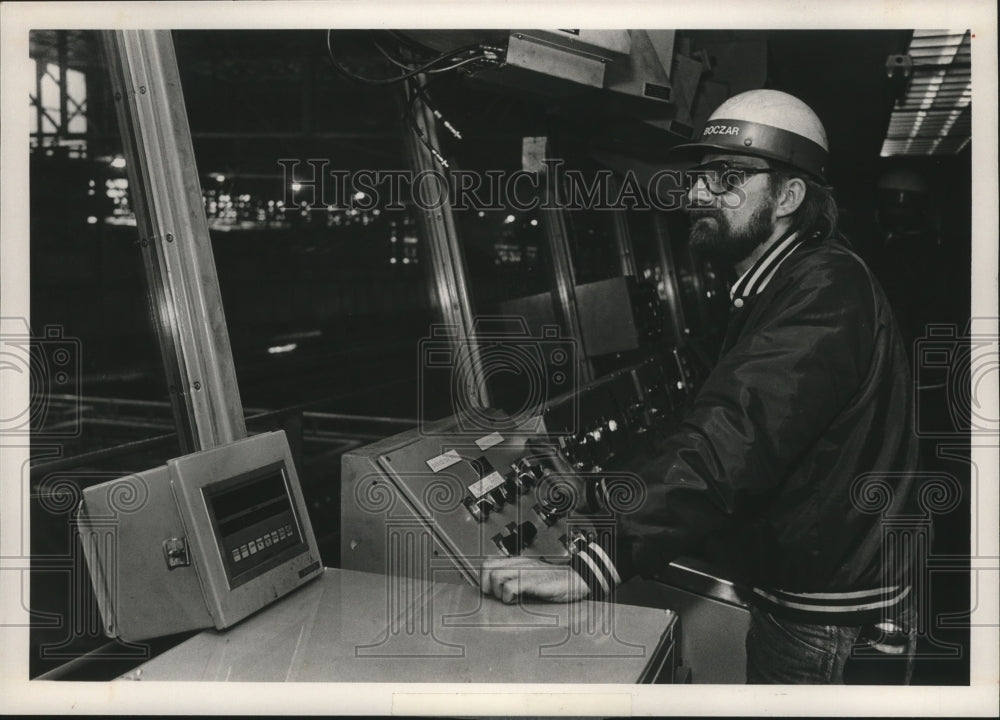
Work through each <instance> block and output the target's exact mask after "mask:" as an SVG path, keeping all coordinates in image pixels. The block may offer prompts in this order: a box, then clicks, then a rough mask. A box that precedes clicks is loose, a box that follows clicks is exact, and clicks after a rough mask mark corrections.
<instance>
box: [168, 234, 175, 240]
mask: <svg viewBox="0 0 1000 720" xmlns="http://www.w3.org/2000/svg"><path fill="white" fill-rule="evenodd" d="M173 241H174V236H173V235H172V234H171V233H167V242H173Z"/></svg>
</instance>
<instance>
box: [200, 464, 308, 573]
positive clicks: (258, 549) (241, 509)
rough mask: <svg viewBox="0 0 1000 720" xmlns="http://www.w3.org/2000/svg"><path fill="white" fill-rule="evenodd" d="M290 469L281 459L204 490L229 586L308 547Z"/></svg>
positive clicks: (206, 487) (274, 565) (262, 571)
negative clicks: (292, 491)
mask: <svg viewBox="0 0 1000 720" xmlns="http://www.w3.org/2000/svg"><path fill="white" fill-rule="evenodd" d="M285 473H286V471H285V465H284V463H282V462H277V463H273V464H271V465H268V466H266V467H263V468H260V469H259V470H254V471H253V472H250V473H246V474H244V475H240V476H238V477H235V478H229V479H227V480H223V481H220V482H217V483H212V484H211V485H207V486H205V487H204V488H203V489H202V493H203V494H204V497H205V504H206V506H207V507H208V511H209V516H210V517H211V519H212V526H213V529H214V531H215V538H216V541H217V542H218V545H219V551H220V552H221V554H222V560H223V565H224V566H225V568H226V577H227V579H228V581H229V587H230V588H234V587H238V586H239V585H242V584H243V583H245V582H247V581H248V580H250V579H252V578H255V577H257V576H258V575H260V574H262V573H264V572H266V571H267V570H270V569H271V568H273V567H277V566H278V565H280V564H281V563H283V562H285V561H286V560H288V559H289V558H292V557H294V556H296V555H298V554H299V553H301V552H305V551H306V549H307V547H306V544H305V542H304V541H303V539H302V533H301V531H300V528H299V523H298V519H297V518H296V516H295V511H294V509H293V504H292V498H291V495H290V494H289V490H288V484H287V479H286V476H285Z"/></svg>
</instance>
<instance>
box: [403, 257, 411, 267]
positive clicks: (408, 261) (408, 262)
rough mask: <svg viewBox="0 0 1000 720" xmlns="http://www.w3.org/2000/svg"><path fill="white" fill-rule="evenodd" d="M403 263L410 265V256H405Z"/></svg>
mask: <svg viewBox="0 0 1000 720" xmlns="http://www.w3.org/2000/svg"><path fill="white" fill-rule="evenodd" d="M403 264H404V265H409V264H410V258H408V257H405V258H403Z"/></svg>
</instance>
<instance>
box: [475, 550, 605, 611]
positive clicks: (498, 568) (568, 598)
mask: <svg viewBox="0 0 1000 720" xmlns="http://www.w3.org/2000/svg"><path fill="white" fill-rule="evenodd" d="M479 586H480V588H481V589H482V591H483V593H484V594H486V595H491V594H492V595H494V596H496V597H497V598H498V599H499V600H502V601H503V602H505V603H507V604H508V605H509V604H511V603H515V602H517V600H518V598H521V597H525V598H534V599H536V600H545V601H547V602H573V601H575V600H583V599H584V598H585V597H587V595H588V594H589V593H590V589H589V588H588V587H587V583H585V582H584V580H583V578H582V577H580V575H579V574H578V573H577V572H576V571H575V570H573V568H571V567H570V566H569V565H552V564H550V563H547V562H544V561H542V560H539V559H537V558H527V557H515V558H487V560H486V562H484V563H483V567H482V569H481V570H480V573H479Z"/></svg>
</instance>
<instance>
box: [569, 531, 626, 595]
mask: <svg viewBox="0 0 1000 720" xmlns="http://www.w3.org/2000/svg"><path fill="white" fill-rule="evenodd" d="M569 550H570V559H569V564H570V567H571V568H573V569H574V570H576V572H577V573H578V574H579V575H580V577H582V578H583V580H584V582H586V583H587V587H588V588H590V597H591V599H593V600H602V601H603V600H611V599H612V597H613V593H614V589H615V587H617V586H618V585H620V584H621V582H622V579H621V576H620V575H619V573H618V570H617V569H616V568H615V565H614V563H613V562H612V560H611V557H610V556H609V555H608V553H607V551H605V549H604V548H602V547H601V546H600V545H599V544H598V543H596V542H594V541H593V540H591V539H590V538H589V537H587V536H585V535H584V534H583V533H577V534H576V535H575V537H574V538H573V540H572V542H571V543H570V547H569Z"/></svg>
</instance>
